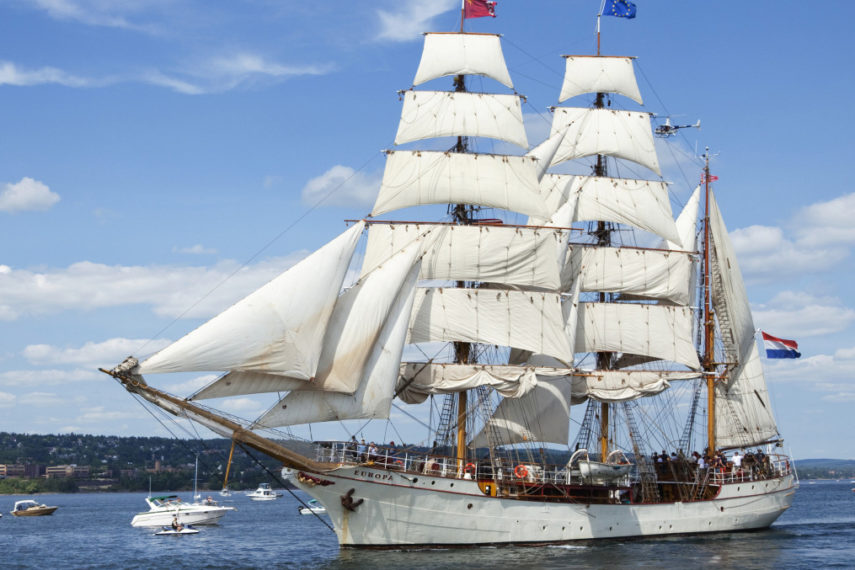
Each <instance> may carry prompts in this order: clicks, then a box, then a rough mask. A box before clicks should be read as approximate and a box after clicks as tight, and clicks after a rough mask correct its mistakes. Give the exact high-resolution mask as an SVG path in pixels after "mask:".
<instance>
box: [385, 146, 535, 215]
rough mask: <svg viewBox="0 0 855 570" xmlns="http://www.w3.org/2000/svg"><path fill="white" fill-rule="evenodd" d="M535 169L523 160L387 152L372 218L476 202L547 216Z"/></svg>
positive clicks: (527, 159) (511, 157)
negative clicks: (415, 208)
mask: <svg viewBox="0 0 855 570" xmlns="http://www.w3.org/2000/svg"><path fill="white" fill-rule="evenodd" d="M537 165H538V164H537V159H535V158H532V157H525V156H503V155H494V154H466V153H453V152H431V151H388V152H387V157H386V171H385V173H384V174H383V183H382V184H381V186H380V193H379V194H378V195H377V201H376V202H375V204H374V210H373V211H372V212H371V215H372V216H378V215H380V214H383V213H386V212H390V211H392V210H399V209H401V208H408V207H411V206H420V205H424V204H476V205H478V206H486V207H488V208H501V209H503V210H510V211H512V212H520V213H522V214H527V215H530V216H531V215H534V216H546V215H547V210H546V206H545V205H544V203H543V200H542V199H541V197H540V188H539V185H538V178H537Z"/></svg>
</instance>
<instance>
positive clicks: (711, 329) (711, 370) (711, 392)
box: [703, 147, 716, 455]
mask: <svg viewBox="0 0 855 570" xmlns="http://www.w3.org/2000/svg"><path fill="white" fill-rule="evenodd" d="M710 291H711V283H710V153H709V147H707V148H706V152H705V153H704V357H703V366H704V372H705V373H706V377H707V449H708V450H709V453H710V455H712V454H714V453H715V449H716V441H715V371H716V366H715V322H714V313H713V309H712V300H711V298H710V297H711V296H710Z"/></svg>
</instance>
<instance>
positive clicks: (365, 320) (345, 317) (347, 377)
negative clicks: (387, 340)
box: [307, 243, 422, 394]
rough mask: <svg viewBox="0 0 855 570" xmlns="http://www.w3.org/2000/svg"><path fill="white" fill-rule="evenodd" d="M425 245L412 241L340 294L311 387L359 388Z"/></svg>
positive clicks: (324, 388) (347, 391) (340, 389)
mask: <svg viewBox="0 0 855 570" xmlns="http://www.w3.org/2000/svg"><path fill="white" fill-rule="evenodd" d="M421 248H422V244H421V243H414V244H411V245H410V246H408V247H407V248H406V249H404V250H403V251H401V252H399V253H397V254H396V255H394V256H393V257H391V258H390V259H388V260H387V261H386V263H384V264H383V265H381V266H380V267H378V268H377V269H375V270H374V271H372V272H371V273H369V274H368V275H366V276H364V277H363V278H362V279H360V280H359V282H357V283H356V285H354V286H353V287H352V288H350V289H348V290H347V291H345V292H344V293H343V294H342V295H341V297H339V300H338V302H337V303H336V306H335V310H334V311H333V314H332V317H331V318H330V324H329V326H328V327H327V334H326V336H324V342H323V346H324V347H323V351H322V352H321V358H320V362H319V364H318V372H317V375H316V378H315V380H314V381H313V382H311V386H307V387H308V388H311V389H313V390H324V391H327V392H342V393H346V394H352V393H353V392H354V391H356V389H357V387H358V386H359V383H360V381H361V380H362V378H363V374H362V371H363V369H364V368H365V362H366V360H367V359H368V358H369V356H370V351H371V349H372V347H373V346H374V344H375V342H376V341H377V337H378V336H379V335H380V333H381V331H382V330H383V326H384V325H385V323H386V321H387V320H388V318H389V314H390V311H392V309H393V307H394V304H395V302H396V299H397V298H398V293H399V291H400V290H401V286H402V283H404V281H405V280H406V279H408V275H409V273H410V269H411V268H412V267H413V265H415V264H416V260H417V259H418V257H419V256H420V255H421Z"/></svg>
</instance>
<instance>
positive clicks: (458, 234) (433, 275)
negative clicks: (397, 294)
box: [362, 223, 567, 291]
mask: <svg viewBox="0 0 855 570" xmlns="http://www.w3.org/2000/svg"><path fill="white" fill-rule="evenodd" d="M431 227H432V226H431V225H430V224H381V223H374V224H370V226H369V229H368V244H367V245H366V248H365V260H364V261H363V265H362V268H363V269H362V271H363V274H364V273H367V272H369V271H371V270H373V269H374V268H375V267H377V266H378V265H379V264H381V263H382V262H383V261H385V260H386V259H388V258H389V257H391V256H392V255H393V254H394V253H395V252H397V251H400V250H401V249H403V248H404V247H406V245H407V244H409V243H411V242H413V241H414V240H418V239H421V237H420V236H422V234H424V233H425V231H426V230H427V229H430V228H431ZM433 227H436V226H433ZM438 234H439V235H438V236H437V239H436V241H435V242H434V243H433V246H432V247H430V248H428V249H426V250H425V255H424V258H423V259H422V273H421V275H420V278H422V279H440V280H453V281H486V282H491V283H505V284H509V285H516V286H519V287H539V288H544V289H549V290H552V291H557V290H558V288H559V285H560V278H559V268H560V265H561V264H563V249H564V245H565V243H566V241H567V240H566V236H565V234H564V233H563V232H561V231H558V230H550V229H547V228H537V229H535V228H524V227H514V226H495V225H471V226H454V225H452V226H445V227H443V228H442V231H441V232H438ZM559 251H561V252H562V253H561V257H559V255H558V252H559Z"/></svg>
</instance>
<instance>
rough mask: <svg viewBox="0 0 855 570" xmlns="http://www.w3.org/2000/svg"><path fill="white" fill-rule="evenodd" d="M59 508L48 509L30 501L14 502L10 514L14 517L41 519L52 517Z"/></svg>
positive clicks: (43, 505)
mask: <svg viewBox="0 0 855 570" xmlns="http://www.w3.org/2000/svg"><path fill="white" fill-rule="evenodd" d="M58 508H59V507H49V506H47V505H45V504H42V503H38V502H36V501H34V500H32V499H25V500H23V501H15V506H14V507H13V508H12V514H13V515H15V516H16V517H43V516H46V515H52V514H53V513H54V511H56V510H57V509H58Z"/></svg>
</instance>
